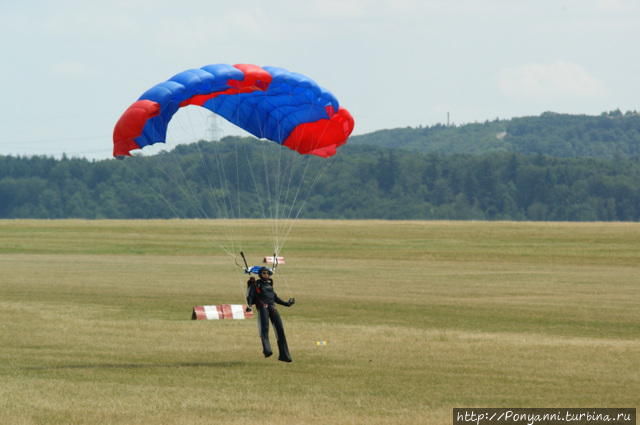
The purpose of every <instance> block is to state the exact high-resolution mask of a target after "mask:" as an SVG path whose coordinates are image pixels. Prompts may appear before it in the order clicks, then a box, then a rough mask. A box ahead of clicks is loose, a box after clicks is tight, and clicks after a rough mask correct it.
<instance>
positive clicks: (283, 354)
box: [278, 335, 293, 363]
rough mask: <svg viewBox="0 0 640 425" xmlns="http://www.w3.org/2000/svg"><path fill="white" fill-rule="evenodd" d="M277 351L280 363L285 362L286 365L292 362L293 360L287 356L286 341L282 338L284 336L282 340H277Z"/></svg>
mask: <svg viewBox="0 0 640 425" xmlns="http://www.w3.org/2000/svg"><path fill="white" fill-rule="evenodd" d="M278 351H279V352H280V355H279V356H278V360H280V361H281V362H287V363H291V362H292V361H293V359H292V358H291V354H289V347H288V346H287V339H286V338H284V335H283V338H282V339H279V338H278Z"/></svg>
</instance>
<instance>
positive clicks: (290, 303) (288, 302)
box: [285, 298, 296, 307]
mask: <svg viewBox="0 0 640 425" xmlns="http://www.w3.org/2000/svg"><path fill="white" fill-rule="evenodd" d="M295 303H296V299H295V298H289V301H287V303H286V304H285V306H287V307H291V306H292V305H294V304H295Z"/></svg>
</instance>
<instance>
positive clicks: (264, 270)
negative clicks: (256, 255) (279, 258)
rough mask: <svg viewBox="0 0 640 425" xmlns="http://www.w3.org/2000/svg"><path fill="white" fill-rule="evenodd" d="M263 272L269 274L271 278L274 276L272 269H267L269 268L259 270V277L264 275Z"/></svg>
mask: <svg viewBox="0 0 640 425" xmlns="http://www.w3.org/2000/svg"><path fill="white" fill-rule="evenodd" d="M262 272H267V273H269V276H271V275H272V274H273V272H272V271H271V269H269V268H267V267H260V270H258V276H260V275H262Z"/></svg>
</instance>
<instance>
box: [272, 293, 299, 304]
mask: <svg viewBox="0 0 640 425" xmlns="http://www.w3.org/2000/svg"><path fill="white" fill-rule="evenodd" d="M274 295H275V294H274ZM275 302H276V304H280V305H283V306H285V307H291V306H292V305H294V304H295V303H296V299H295V298H289V301H282V300H281V299H280V297H278V296H277V295H276V297H275Z"/></svg>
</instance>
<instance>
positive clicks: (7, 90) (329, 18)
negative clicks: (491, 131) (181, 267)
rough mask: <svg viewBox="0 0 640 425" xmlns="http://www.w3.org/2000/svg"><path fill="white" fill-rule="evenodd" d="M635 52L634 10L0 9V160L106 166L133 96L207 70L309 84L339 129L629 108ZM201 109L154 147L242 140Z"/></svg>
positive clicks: (382, 1)
mask: <svg viewBox="0 0 640 425" xmlns="http://www.w3.org/2000/svg"><path fill="white" fill-rule="evenodd" d="M639 44H640V1H637V0H531V1H530V0H305V1H299V0H295V1H294V0H270V1H260V0H244V1H242V2H231V1H226V2H222V1H218V0H189V1H184V2H179V1H170V2H169V1H164V0H108V1H86V0H56V1H38V0H22V1H19V2H18V1H11V0H0V54H1V55H2V61H1V65H0V81H2V92H3V96H2V99H1V100H0V155H21V156H29V155H48V156H55V157H60V156H61V155H62V154H65V155H67V156H70V157H86V158H91V159H104V158H110V157H111V149H112V132H113V127H114V125H115V123H116V121H117V120H118V118H119V117H120V115H121V114H122V113H123V112H124V110H125V109H126V108H127V107H128V106H129V105H130V104H131V103H133V102H134V101H135V100H136V99H137V98H138V97H139V96H140V95H141V94H142V93H143V92H144V91H146V90H147V89H148V88H150V87H151V86H153V85H155V84H157V83H159V82H161V81H164V80H167V79H168V78H170V77H171V76H173V75H175V74H177V73H178V72H181V71H183V70H186V69H190V68H199V67H201V66H204V65H208V64H214V63H228V64H235V63H252V64H256V65H261V66H266V65H269V66H279V67H282V68H286V69H289V70H291V71H295V72H298V73H301V74H304V75H307V76H309V77H311V78H313V79H314V80H315V81H317V82H318V83H319V84H320V85H321V86H323V87H325V88H326V89H328V90H329V91H331V92H332V93H333V94H334V95H335V96H336V97H337V98H338V100H339V101H340V104H341V106H343V107H345V108H347V109H348V110H349V111H350V112H351V114H352V115H353V116H354V118H355V122H356V126H355V130H354V134H366V133H370V132H373V131H376V130H381V129H390V128H398V127H408V126H410V127H418V126H431V125H435V124H438V123H445V122H446V121H447V114H449V116H450V121H451V122H452V123H455V124H465V123H471V122H483V121H486V120H494V119H496V118H499V119H508V118H513V117H519V116H529V115H539V114H540V113H542V112H545V111H553V112H559V113H570V114H589V115H598V114H600V113H601V112H604V111H611V110H615V109H620V110H622V111H623V112H624V111H628V110H640V107H639V105H638V98H639V94H640V55H639V54H638V45H639ZM187 109H189V108H187ZM193 109H200V110H199V111H194V110H193ZM203 111H204V110H202V108H196V107H190V109H189V110H185V111H180V112H179V113H178V114H176V117H175V119H174V120H173V121H175V125H174V123H173V121H172V124H171V127H170V134H169V136H168V141H167V144H168V145H171V146H172V145H174V144H178V143H186V142H190V141H195V140H198V139H200V138H202V137H203V135H206V134H214V133H215V135H216V136H220V135H223V136H224V135H233V134H241V132H239V130H237V129H235V128H234V127H233V126H231V125H229V124H226V123H225V122H224V120H222V119H220V118H219V119H213V118H210V114H209V113H207V114H206V115H205V114H203ZM191 138H192V139H193V140H191ZM165 148H166V147H165Z"/></svg>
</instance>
